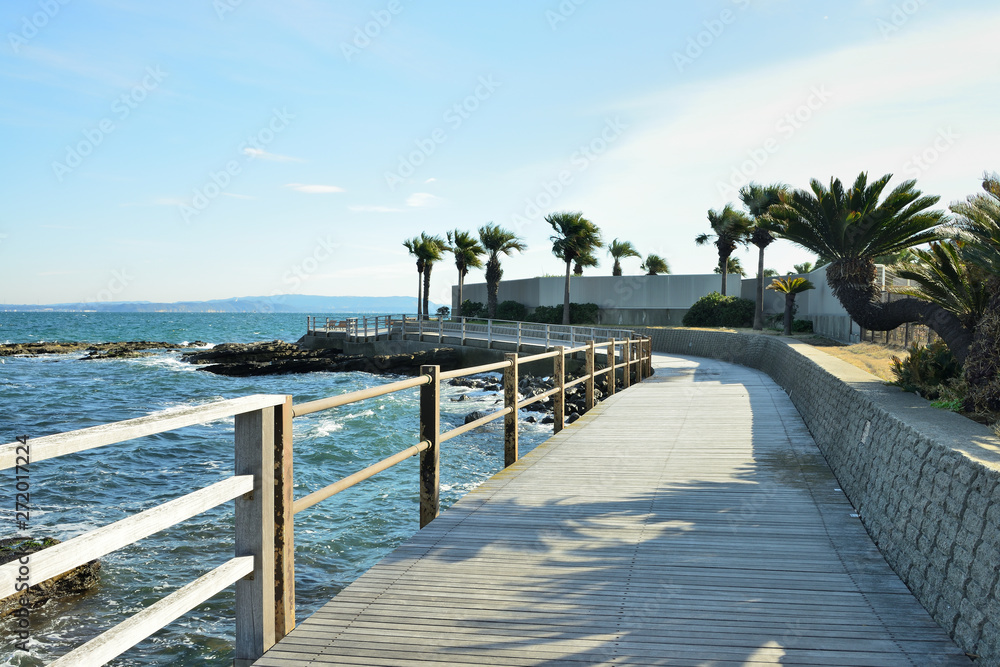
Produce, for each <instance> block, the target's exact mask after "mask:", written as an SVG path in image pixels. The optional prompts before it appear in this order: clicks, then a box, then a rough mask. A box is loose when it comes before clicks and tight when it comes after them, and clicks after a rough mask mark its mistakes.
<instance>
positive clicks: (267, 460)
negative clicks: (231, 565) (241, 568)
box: [234, 407, 275, 667]
mask: <svg viewBox="0 0 1000 667" xmlns="http://www.w3.org/2000/svg"><path fill="white" fill-rule="evenodd" d="M274 420H275V417H274V408H273V407H271V408H263V409H261V410H254V411H253V412H246V413H244V414H241V415H236V428H235V431H236V433H235V443H236V452H235V458H236V462H235V474H236V475H252V476H253V491H252V492H250V493H248V494H245V495H243V496H241V497H239V498H237V499H236V556H253V565H254V567H253V573H252V574H250V575H248V576H247V577H246V578H244V579H240V580H239V581H237V582H236V656H235V661H234V665H235V666H236V667H244V666H245V665H250V664H251V663H252V662H253V661H255V660H257V659H258V658H259V657H260V656H262V655H263V654H264V651H266V650H267V649H269V648H271V647H272V646H274V642H275V638H274V628H275V618H274V607H275V605H274V601H275V598H274V595H275V590H274V566H275V563H274V532H275V525H274V446H275V443H274Z"/></svg>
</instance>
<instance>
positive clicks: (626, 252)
mask: <svg viewBox="0 0 1000 667" xmlns="http://www.w3.org/2000/svg"><path fill="white" fill-rule="evenodd" d="M608 254H609V255H611V256H612V257H613V258H614V260H615V265H614V267H613V268H612V269H611V275H613V276H620V275H621V274H622V264H621V261H622V260H623V259H625V258H626V257H638V258H639V259H642V255H640V254H639V251H638V250H636V249H635V246H634V245H632V242H631V241H619V240H618V239H615V240H614V241H612V242H611V244H610V245H609V246H608Z"/></svg>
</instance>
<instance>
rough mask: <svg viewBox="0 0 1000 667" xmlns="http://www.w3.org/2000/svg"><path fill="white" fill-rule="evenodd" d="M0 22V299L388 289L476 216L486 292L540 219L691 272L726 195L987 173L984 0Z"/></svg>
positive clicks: (43, 14) (173, 5)
mask: <svg viewBox="0 0 1000 667" xmlns="http://www.w3.org/2000/svg"><path fill="white" fill-rule="evenodd" d="M0 25H2V26H3V34H4V44H3V47H2V49H0V81H2V84H3V90H4V94H3V95H2V96H0V128H2V129H0V132H2V146H3V157H4V159H3V160H2V161H0V180H2V182H3V184H4V193H5V196H4V198H3V203H2V205H0V300H2V301H3V302H5V303H53V302H80V301H99V300H109V299H113V300H116V301H125V300H153V301H174V300H189V299H210V298H224V297H230V296H242V295H271V294H281V293H305V294H325V295H408V294H410V293H411V292H413V291H414V283H415V273H416V271H415V267H414V264H413V261H412V260H411V258H410V257H409V256H408V255H407V254H406V251H405V249H404V248H403V247H402V245H401V243H402V241H403V240H404V239H405V238H408V237H410V236H413V235H415V234H418V233H419V232H421V231H426V232H428V233H435V234H442V235H443V234H444V232H445V231H447V230H449V229H455V228H459V229H468V230H473V229H475V228H477V227H479V226H481V225H483V224H485V223H487V222H490V221H493V222H496V223H498V224H501V225H503V226H505V227H508V228H511V229H514V230H516V231H517V232H518V233H519V234H520V235H521V236H522V237H523V238H524V240H525V241H526V243H527V244H528V246H529V251H528V252H527V253H525V254H523V255H520V256H515V257H512V258H510V259H508V260H506V261H505V263H504V271H505V277H506V278H522V277H530V276H535V275H540V274H543V273H548V274H558V273H561V270H562V266H561V265H560V263H559V262H558V260H556V259H555V258H554V257H553V256H552V255H551V251H550V247H551V243H550V242H549V235H550V232H551V230H550V228H549V227H548V225H547V224H546V223H545V222H544V220H543V217H544V215H545V214H546V213H549V212H552V211H560V210H580V211H583V212H584V214H585V215H587V217H589V218H590V219H592V220H593V221H594V222H596V223H597V224H598V225H599V226H600V227H601V228H602V230H603V231H604V234H605V236H606V238H607V240H609V241H610V240H611V239H612V238H616V237H617V238H623V239H628V240H631V241H632V242H633V243H635V244H636V246H637V247H638V248H639V250H640V251H641V252H642V253H643V254H646V253H649V252H656V253H658V254H660V255H662V256H665V257H666V258H667V260H668V261H669V262H670V265H671V268H672V271H673V272H674V273H707V272H709V271H711V268H712V266H713V265H714V255H713V250H712V248H711V247H708V248H704V247H696V246H695V245H694V242H693V240H694V237H695V236H696V235H697V234H699V233H700V232H702V231H704V230H705V229H706V226H707V221H706V217H705V213H706V211H707V210H708V209H709V208H718V207H720V206H722V205H723V204H725V203H726V202H727V201H730V200H734V199H735V190H736V189H737V187H738V186H739V185H740V184H741V183H742V182H744V181H745V180H748V179H753V180H756V181H759V182H773V181H781V182H785V183H788V184H790V185H792V186H795V187H805V186H806V185H807V184H808V181H809V179H810V178H813V177H815V178H819V179H821V180H823V181H826V180H828V179H829V178H830V177H831V176H837V177H840V178H841V179H843V180H845V181H850V180H853V179H854V177H855V176H856V175H857V174H858V172H860V171H868V172H869V173H870V174H872V175H874V176H880V175H881V174H884V173H889V172H891V173H894V174H895V175H896V176H895V178H894V182H900V181H901V180H903V179H906V178H917V181H918V186H919V187H920V188H921V189H922V190H923V191H925V192H927V193H931V194H937V195H940V196H941V197H942V206H944V205H947V203H949V202H951V201H955V200H958V199H962V198H964V197H965V196H967V195H968V194H971V193H973V192H975V191H976V190H977V189H978V185H979V178H980V176H981V175H982V174H983V172H984V171H993V170H996V169H1000V165H998V162H997V161H998V159H1000V150H998V149H1000V135H998V129H997V125H996V123H995V118H996V111H997V109H998V108H1000V87H998V85H997V84H998V81H997V78H998V77H1000V71H998V69H997V68H996V63H997V62H1000V43H998V41H997V40H996V39H995V36H996V34H998V32H1000V8H998V7H997V6H996V4H995V3H992V2H986V1H982V2H979V1H975V0H960V1H956V2H950V3H945V2H943V1H938V0H922V1H921V0H906V1H905V2H890V1H883V0H839V1H838V2H823V1H808V2H807V1H804V0H795V1H793V0H738V1H737V0H718V1H713V2H709V1H706V2H680V1H679V0H675V1H665V0H659V1H653V0H648V1H639V0H633V1H629V0H620V1H616V2H610V1H608V0H562V2H559V1H558V0H549V1H545V0H536V1H526V0H525V1H520V0H506V1H505V2H458V1H451V2H433V1H431V0H422V1H421V2H412V1H410V0H377V1H364V2H361V1H356V2H350V3H349V2H333V1H328V2H320V1H318V0H283V1H281V2H278V1H277V0H272V1H265V0H242V1H241V0H175V1H172V2H169V3H159V2H157V3H154V2H142V1H138V0H134V1H133V0H31V1H22V0H6V1H5V2H4V3H3V4H2V6H0ZM739 254H740V255H741V256H742V257H743V260H744V264H745V265H753V264H754V261H753V259H752V258H751V256H750V253H749V252H745V253H744V252H741V253H739ZM807 259H811V255H809V254H808V253H806V252H804V251H802V250H801V249H797V248H794V247H793V246H791V245H789V244H787V243H785V242H779V243H776V244H775V245H773V246H772V247H771V248H770V249H769V250H768V261H767V265H768V266H770V267H773V268H775V269H777V270H779V271H781V272H784V271H786V270H789V269H790V268H791V265H792V264H793V263H795V262H801V261H804V260H807ZM638 264H639V261H638V260H627V261H626V262H625V265H624V266H625V271H626V273H630V272H631V273H638V272H639V268H638ZM610 267H611V261H610V259H607V258H602V265H601V267H600V268H598V269H594V270H591V272H592V273H593V272H596V273H610ZM455 273H456V272H455V269H454V266H453V265H452V264H450V263H449V262H448V261H447V260H446V262H445V263H442V264H440V265H438V266H437V267H435V270H434V273H433V276H434V280H433V284H432V291H431V299H432V300H433V301H438V302H448V301H449V296H448V295H449V293H450V286H451V285H452V284H453V283H454V282H455V279H456V277H455ZM469 280H470V281H473V282H480V281H482V280H483V278H482V273H481V272H476V271H474V272H473V273H472V274H471V275H470V278H469Z"/></svg>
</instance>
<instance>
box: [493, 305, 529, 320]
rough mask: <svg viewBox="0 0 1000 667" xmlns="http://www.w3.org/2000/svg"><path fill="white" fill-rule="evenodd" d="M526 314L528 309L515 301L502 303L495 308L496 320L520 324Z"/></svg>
mask: <svg viewBox="0 0 1000 667" xmlns="http://www.w3.org/2000/svg"><path fill="white" fill-rule="evenodd" d="M527 314H528V308H527V307H526V306H525V305H524V304H523V303H518V302H517V301H510V300H508V301H504V302H503V303H501V304H500V305H498V306H497V319H498V320H511V321H514V322H520V321H521V320H523V319H524V318H525V317H526V316H527Z"/></svg>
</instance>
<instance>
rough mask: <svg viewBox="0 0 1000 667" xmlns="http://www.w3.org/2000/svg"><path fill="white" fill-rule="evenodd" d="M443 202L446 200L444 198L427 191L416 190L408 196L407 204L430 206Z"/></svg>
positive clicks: (419, 206)
mask: <svg viewBox="0 0 1000 667" xmlns="http://www.w3.org/2000/svg"><path fill="white" fill-rule="evenodd" d="M442 202H444V200H443V199H441V198H440V197H435V196H434V195H432V194H429V193H427V192H414V193H413V194H412V195H410V196H409V197H407V198H406V205H407V206H412V207H414V208H428V207H430V206H437V205H438V204H441V203H442Z"/></svg>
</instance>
